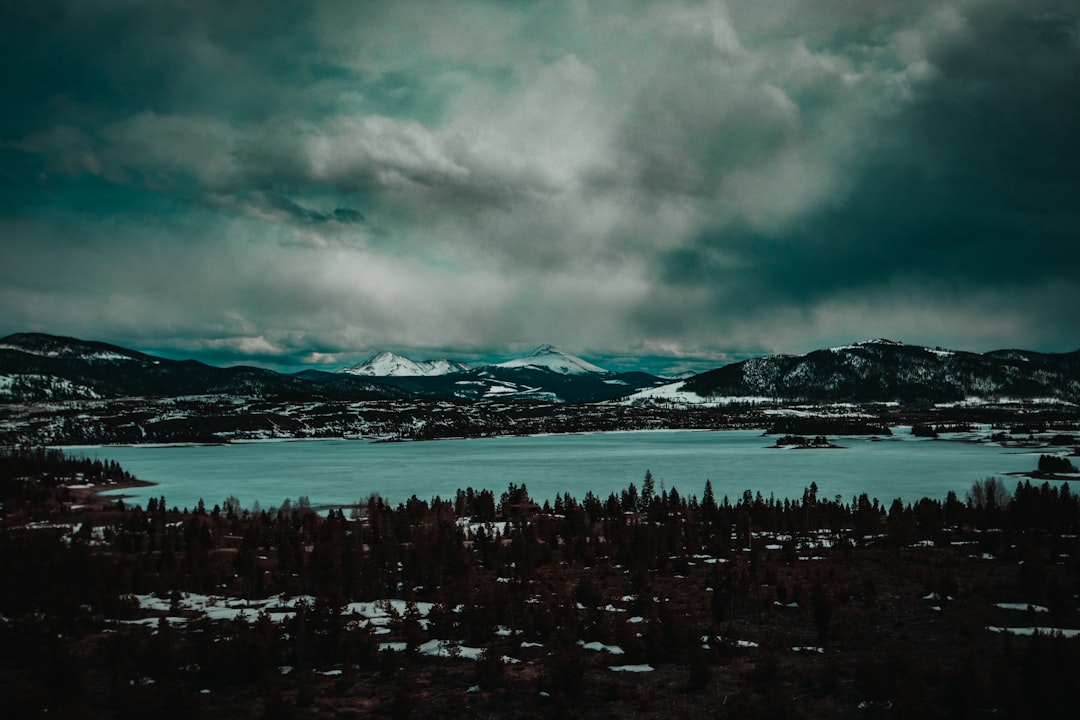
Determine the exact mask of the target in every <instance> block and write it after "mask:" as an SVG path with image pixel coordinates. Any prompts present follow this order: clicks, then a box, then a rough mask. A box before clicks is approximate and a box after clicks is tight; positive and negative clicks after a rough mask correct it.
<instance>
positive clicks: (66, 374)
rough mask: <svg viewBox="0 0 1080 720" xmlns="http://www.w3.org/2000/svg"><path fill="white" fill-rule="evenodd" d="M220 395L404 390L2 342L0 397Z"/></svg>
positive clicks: (67, 341) (67, 344) (59, 340)
mask: <svg viewBox="0 0 1080 720" xmlns="http://www.w3.org/2000/svg"><path fill="white" fill-rule="evenodd" d="M324 375H329V376H330V378H324V377H322V376H324ZM218 394H232V395H258V396H280V397H298V398H302V397H312V396H314V397H333V398H348V399H375V398H396V397H402V396H403V395H405V394H406V393H404V392H403V391H402V390H400V389H399V388H394V387H392V386H387V385H382V384H379V383H376V382H372V381H370V380H363V379H360V378H354V377H351V376H337V375H336V374H331V373H314V374H312V375H307V376H305V375H283V374H281V373H276V372H273V371H271V370H264V369H261V368H254V367H244V366H239V367H230V368H217V367H213V366H210V365H206V364H204V363H200V362H197V361H195V360H166V359H164V358H159V357H154V356H152V355H146V354H144V353H140V352H135V351H133V350H127V349H124V348H121V347H117V346H115V345H108V344H105V343H99V342H89V341H85V340H77V339H75V338H66V337H57V336H54V335H44V334H40V333H20V334H16V335H9V336H7V337H5V338H2V339H0V400H4V401H9V402H36V401H45V400H72V399H93V398H112V397H132V396H149V397H176V396H183V395H218Z"/></svg>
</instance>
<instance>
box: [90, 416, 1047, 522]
mask: <svg viewBox="0 0 1080 720" xmlns="http://www.w3.org/2000/svg"><path fill="white" fill-rule="evenodd" d="M900 432H901V433H902V432H903V431H902V430H901V431H900ZM774 442H775V439H774V438H772V437H768V438H766V437H763V436H762V435H761V432H760V431H740V430H727V431H718V432H710V431H642V432H616V433H590V434H581V435H541V436H532V437H498V438H483V439H468V440H440V441H434V442H411V443H372V442H368V441H363V440H319V441H311V440H305V441H295V442H259V443H241V444H234V445H222V446H183V447H147V446H134V447H81V448H77V449H76V450H75V452H77V453H81V454H83V455H86V456H87V457H90V458H100V459H110V460H116V461H118V462H119V463H120V464H121V465H122V466H123V467H124V468H125V469H126V470H128V471H129V472H132V473H133V474H134V475H135V476H136V477H138V478H139V479H141V480H147V481H150V482H153V483H156V485H155V486H153V487H148V488H138V489H135V490H129V491H126V494H129V495H131V496H132V500H133V501H134V502H138V503H140V504H142V505H144V506H145V503H146V501H147V500H148V499H149V498H151V497H158V496H160V495H164V496H165V498H166V501H167V502H168V505H169V506H170V507H172V506H173V505H175V506H178V507H194V506H195V505H196V504H197V503H198V501H199V499H200V498H201V499H203V500H204V501H205V502H206V504H207V506H208V507H213V505H214V504H218V503H221V502H222V501H223V500H224V499H225V498H226V497H228V496H230V495H235V496H236V497H238V498H239V499H240V502H241V504H242V505H243V506H244V507H251V506H252V504H253V503H254V502H255V501H258V503H259V504H260V506H262V507H263V508H267V507H276V506H279V505H280V504H281V503H282V501H283V500H284V499H286V498H291V499H292V500H293V501H295V500H296V499H297V498H298V497H300V496H307V497H308V498H309V499H310V501H311V503H312V505H313V506H316V507H327V506H338V505H345V504H350V503H355V502H357V501H358V500H365V499H366V498H367V497H368V496H370V495H371V494H372V493H377V494H379V495H381V496H382V497H383V498H385V499H386V500H388V501H390V502H392V503H398V502H402V501H404V500H406V499H408V498H409V497H410V496H412V495H416V496H417V497H420V498H422V499H425V500H428V499H431V498H432V497H434V496H436V495H438V496H441V497H443V498H452V497H453V496H454V493H455V492H456V490H457V489H458V488H465V487H472V488H474V489H482V488H486V489H490V490H492V491H494V492H495V495H496V497H498V495H499V493H501V492H502V491H503V490H505V489H506V487H507V485H508V484H509V483H516V484H518V485H522V484H525V485H527V486H528V489H529V494H530V495H531V496H532V497H533V498H535V499H537V500H539V501H543V500H544V499H551V498H553V497H554V496H555V495H556V494H561V493H563V492H569V493H570V494H571V495H573V496H575V497H577V498H578V499H579V500H580V499H581V498H583V497H584V495H585V493H586V491H590V490H591V491H592V492H593V493H594V494H596V495H598V496H600V497H601V498H602V499H603V498H606V497H607V495H608V493H610V492H613V491H615V492H617V491H619V490H622V489H623V488H625V487H626V486H627V485H628V484H629V483H630V482H634V483H636V484H637V485H638V487H639V488H640V487H641V481H642V478H643V477H644V475H645V471H646V470H651V471H652V473H653V476H654V478H655V480H656V486H657V489H659V487H660V483H661V482H663V483H664V485H665V486H666V487H667V488H668V489H671V488H672V487H676V488H678V490H679V493H680V494H682V495H684V496H689V495H697V496H698V497H700V496H701V494H702V490H703V488H704V485H705V481H706V479H710V480H711V481H712V483H713V489H714V492H715V494H716V497H717V499H720V498H722V497H723V496H724V495H728V496H729V497H730V498H731V499H732V501H734V500H735V499H736V498H737V497H738V496H740V495H741V494H742V493H743V491H744V490H746V489H751V490H753V491H754V492H758V491H760V492H761V493H762V494H763V495H764V496H765V497H768V496H769V495H770V494H772V495H775V496H776V497H777V498H783V497H790V498H797V497H802V493H803V488H805V487H807V486H809V485H810V483H811V482H816V483H817V484H818V488H819V497H823V498H833V497H835V496H837V495H840V496H841V497H842V498H843V499H844V501H846V502H849V501H850V500H851V499H852V497H854V496H856V495H858V494H860V493H863V492H865V493H867V494H868V495H869V496H870V497H872V498H874V497H876V498H878V499H880V500H881V501H882V502H886V503H888V502H891V501H892V500H893V498H897V497H899V498H902V499H903V500H905V501H908V502H913V501H915V500H918V499H919V498H922V497H932V498H936V499H944V497H945V495H946V493H948V491H949V490H954V491H956V493H957V494H958V495H959V496H960V497H961V499H962V498H963V497H964V493H965V492H966V491H967V489H968V488H970V487H971V485H972V483H974V482H976V481H978V480H982V479H983V478H986V477H988V476H991V475H1002V474H1004V473H1006V472H1015V471H1028V470H1034V469H1035V467H1036V465H1037V463H1038V452H1037V451H1017V450H1011V449H1003V448H1001V447H999V446H997V445H991V444H976V443H969V442H955V441H940V440H939V441H935V440H925V439H917V438H913V437H911V436H910V435H909V434H898V435H897V436H894V437H892V438H886V439H883V440H880V441H872V440H871V439H869V438H839V439H836V440H835V442H836V443H837V444H839V445H842V446H844V447H843V449H836V450H825V449H821V450H795V449H771V448H768V446H769V445H772V444H773V443H774ZM1004 480H1005V483H1006V486H1007V487H1009V488H1010V489H1012V488H1013V487H1015V483H1016V481H1015V479H1012V478H1004Z"/></svg>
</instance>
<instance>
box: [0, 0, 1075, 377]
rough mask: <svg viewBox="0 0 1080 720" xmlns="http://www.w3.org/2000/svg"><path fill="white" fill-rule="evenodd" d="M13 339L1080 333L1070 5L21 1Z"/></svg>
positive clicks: (231, 341)
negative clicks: (27, 335)
mask: <svg viewBox="0 0 1080 720" xmlns="http://www.w3.org/2000/svg"><path fill="white" fill-rule="evenodd" d="M0 58H2V61H3V67H4V68H5V70H4V72H3V74H2V77H0V102H2V103H3V108H4V109H3V112H0V308H2V313H0V335H3V334H7V333H8V332H18V331H28V330H33V331H44V332H52V333H57V334H66V335H74V336H77V337H83V338H87V339H98V340H105V341H109V342H116V343H119V344H123V345H126V346H129V347H135V348H140V349H144V350H151V351H159V352H165V353H167V354H171V356H183V357H191V356H194V357H199V358H202V359H204V360H208V361H210V362H214V363H218V364H227V363H230V364H231V363H236V362H242V361H243V362H256V363H261V364H270V365H273V364H277V365H279V366H282V367H285V366H291V367H297V366H299V365H302V364H304V363H313V364H325V365H326V366H327V367H334V366H336V365H338V364H341V363H345V362H351V361H355V360H357V359H359V358H362V357H363V356H364V355H366V354H369V353H370V352H371V351H373V350H376V349H392V350H397V351H404V352H406V353H409V354H411V355H413V356H414V357H433V356H441V355H446V354H450V355H452V356H456V357H459V358H462V359H477V358H486V357H492V356H499V355H509V354H513V353H515V352H517V351H519V350H527V349H529V348H531V347H533V346H535V345H538V344H540V343H553V344H555V345H558V346H560V347H561V348H563V349H565V350H567V351H569V352H573V353H576V354H579V355H584V356H586V357H589V358H591V359H594V360H606V361H607V363H608V364H609V365H612V366H617V367H625V366H626V364H627V363H628V360H626V358H629V357H632V356H643V357H645V358H646V359H647V363H648V366H649V367H651V368H653V369H658V370H659V369H664V368H666V369H677V368H679V367H683V366H685V367H692V366H695V363H698V364H699V365H698V366H700V367H703V368H704V367H712V366H715V365H717V364H721V363H722V362H725V361H727V360H731V359H740V358H743V357H746V356H748V355H757V354H762V353H766V352H804V351H808V350H811V349H814V348H818V347H824V346H829V345H834V344H839V343H844V342H849V341H854V340H861V339H867V338H872V337H888V338H892V339H897V340H903V341H905V342H911V343H919V344H928V345H944V346H949V347H957V348H962V349H970V350H980V351H982V350H990V349H994V348H1001V347H1026V348H1031V349H1038V350H1045V351H1067V350H1075V349H1077V348H1078V347H1080V332H1078V330H1080V319H1078V317H1080V316H1078V315H1077V310H1076V309H1077V308H1078V307H1080V274H1078V273H1080V9H1078V6H1077V4H1076V2H1075V0H1045V1H1044V0H956V1H953V2H947V1H945V0H876V1H875V0H771V1H770V2H767V3H766V2H757V1H743V0H728V1H727V2H722V1H720V0H716V1H708V2H690V1H687V2H682V1H675V0H672V1H655V2H643V3H634V2H629V1H627V0H615V1H612V2H595V1H587V0H576V1H575V0H568V1H566V2H561V1H559V0H551V1H548V2H493V1H492V2H445V3H443V2H436V1H435V0H427V1H426V2H415V3H414V2H403V1H398V2H393V3H390V2H370V3H368V2H359V1H345V0H341V1H339V2H333V1H330V0H327V1H325V2H310V3H297V2H292V1H291V0H230V2H216V1H210V0H207V1H205V2H204V1H202V0H155V1H154V2H146V1H145V0H36V1H35V2H21V1H20V0H0Z"/></svg>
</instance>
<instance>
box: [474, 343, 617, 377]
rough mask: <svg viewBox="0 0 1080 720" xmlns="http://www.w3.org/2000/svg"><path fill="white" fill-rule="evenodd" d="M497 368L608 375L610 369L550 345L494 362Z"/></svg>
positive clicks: (561, 373) (566, 373)
mask: <svg viewBox="0 0 1080 720" xmlns="http://www.w3.org/2000/svg"><path fill="white" fill-rule="evenodd" d="M494 367H498V368H534V369H539V370H550V371H551V372H554V373H559V374H560V375H583V374H586V373H596V374H597V375H610V374H611V371H610V370H605V369H604V368H602V367H599V366H597V365H593V364H592V363H591V362H588V361H586V360H582V359H581V358H579V357H575V356H574V355H568V354H567V353H564V352H562V351H561V350H559V349H557V348H555V347H552V346H551V345H541V346H540V347H538V348H536V349H535V350H533V351H532V352H531V353H529V354H528V355H526V356H525V357H520V358H514V359H513V360H507V361H506V362H501V363H498V364H496V365H495V366H494Z"/></svg>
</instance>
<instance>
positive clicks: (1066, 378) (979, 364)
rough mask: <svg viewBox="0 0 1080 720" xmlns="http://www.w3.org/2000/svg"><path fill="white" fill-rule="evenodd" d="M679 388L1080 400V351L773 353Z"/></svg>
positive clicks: (942, 399)
mask: <svg viewBox="0 0 1080 720" xmlns="http://www.w3.org/2000/svg"><path fill="white" fill-rule="evenodd" d="M679 390H681V391H683V392H688V393H694V394H696V395H698V396H701V397H703V398H707V397H757V398H773V399H777V400H780V401H809V402H900V403H905V404H909V403H911V404H914V403H930V404H932V403H948V402H961V401H966V400H974V401H983V402H994V401H1000V400H1042V401H1051V402H1070V403H1076V402H1080V351H1078V352H1071V353H1063V354H1044V353H1037V352H1030V351H1026V350H999V351H995V352H989V353H985V354H978V353H971V352H963V351H958V350H943V349H940V348H926V347H919V346H915V345H905V344H903V343H897V342H892V341H888V340H872V341H869V342H864V343H858V344H855V345H847V346H843V347H837V348H831V349H827V350H817V351H815V352H811V353H809V354H806V355H773V356H769V357H762V358H754V359H751V360H746V361H744V362H739V363H734V364H732V365H727V366H725V367H722V368H718V369H716V370H712V371H709V372H706V373H703V374H701V375H697V376H695V377H693V378H690V379H689V380H687V381H685V383H683V384H682V386H681V387H680V388H679Z"/></svg>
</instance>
